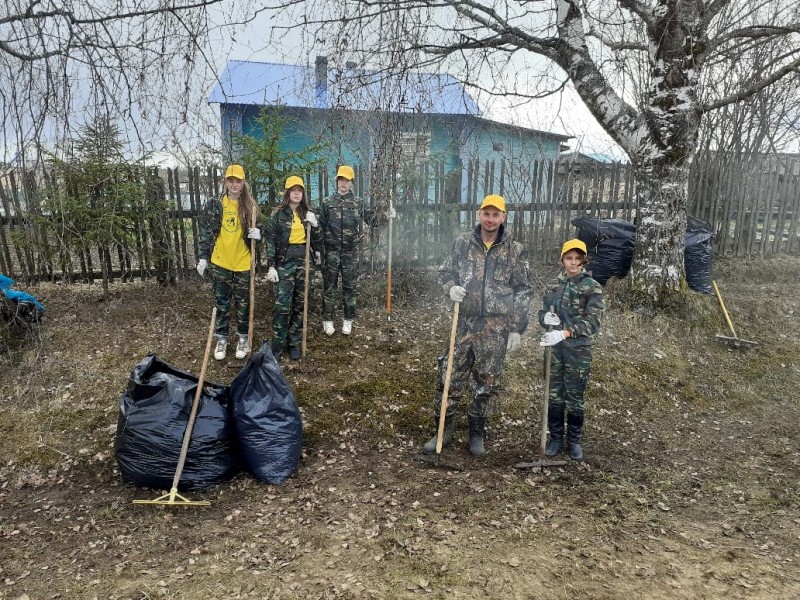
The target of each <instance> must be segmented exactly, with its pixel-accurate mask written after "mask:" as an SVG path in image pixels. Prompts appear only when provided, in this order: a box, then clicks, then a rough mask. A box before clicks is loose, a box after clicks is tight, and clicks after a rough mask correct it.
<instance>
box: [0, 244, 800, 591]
mask: <svg viewBox="0 0 800 600" xmlns="http://www.w3.org/2000/svg"><path fill="white" fill-rule="evenodd" d="M551 271H552V269H550V268H547V269H540V273H541V274H542V277H543V278H546V277H547V276H548V275H549V274H550V272H551ZM798 273H800V259H798V258H789V257H776V258H774V259H770V260H758V261H739V262H721V263H719V264H717V265H715V275H716V277H717V280H718V283H719V285H720V289H721V291H722V294H723V297H724V299H725V302H726V305H727V307H728V309H729V311H730V314H731V317H732V319H733V321H734V324H735V325H736V327H737V332H738V333H739V335H740V337H743V338H746V339H752V340H756V341H758V342H759V346H758V347H757V348H754V349H751V350H736V349H732V348H729V347H727V346H724V345H721V344H719V343H718V342H717V341H715V339H714V335H715V334H716V333H721V334H727V332H726V329H725V327H726V325H725V322H724V320H723V319H722V317H721V312H720V311H719V307H718V305H717V303H716V299H715V298H714V297H703V296H695V297H694V298H693V299H692V304H691V305H690V308H689V309H687V314H678V315H675V314H672V315H669V316H665V315H660V316H658V317H656V318H655V319H654V320H651V321H647V320H644V319H641V318H640V317H638V316H636V315H634V314H632V313H630V312H626V311H624V310H623V309H621V308H620V307H619V306H618V305H617V303H616V302H612V307H611V309H610V310H609V311H608V313H607V316H606V319H605V322H604V334H603V337H602V339H601V340H600V342H599V343H598V346H597V348H596V354H595V357H596V358H595V363H594V373H593V377H592V381H591V383H590V388H589V392H588V394H587V397H588V402H589V404H588V409H587V410H588V418H587V431H586V445H585V449H586V453H587V460H586V461H585V463H583V464H582V465H580V466H575V465H571V466H569V467H567V468H565V469H555V470H550V471H545V472H517V471H514V470H513V469H512V468H510V467H511V465H513V464H514V463H516V462H518V461H519V460H522V459H529V458H531V456H532V455H535V453H536V445H537V443H538V430H539V414H538V411H539V409H538V403H539V399H540V398H541V396H542V393H543V390H542V380H541V350H540V348H539V347H538V345H537V344H536V339H535V335H527V336H524V338H523V349H522V351H521V352H518V353H517V354H515V355H510V356H509V361H508V366H507V372H506V377H505V381H504V397H503V403H502V406H501V407H500V410H499V412H498V414H497V415H495V416H494V417H493V418H492V421H491V426H490V431H489V438H488V441H487V444H488V448H489V452H490V453H489V455H488V456H487V458H486V459H485V460H482V461H477V460H474V459H472V458H471V457H469V456H468V454H467V453H466V452H465V449H464V442H465V437H466V436H465V432H464V431H463V429H460V430H459V432H458V435H457V437H458V444H457V447H456V448H454V449H453V450H448V451H447V459H448V460H449V461H450V462H460V463H463V464H464V465H465V467H466V468H467V471H466V472H464V473H461V474H455V473H447V472H444V471H437V470H431V469H427V468H422V467H420V466H418V465H417V464H416V463H415V462H414V457H415V456H416V451H417V449H418V448H419V444H420V443H422V441H423V440H424V439H425V438H426V437H427V436H428V435H430V433H431V431H432V423H431V421H432V418H431V414H430V406H431V402H432V399H433V390H434V385H435V376H436V363H435V357H436V356H437V355H438V354H441V353H443V352H444V350H445V346H446V343H447V336H448V332H449V315H448V314H447V313H446V312H444V311H443V310H442V305H441V304H440V302H439V301H438V298H437V297H436V289H435V285H433V284H432V283H431V280H430V278H429V277H428V276H426V275H424V274H419V273H398V274H397V275H396V277H395V282H394V285H395V287H394V290H395V292H396V294H397V295H396V298H397V300H396V302H395V306H394V310H393V315H392V320H391V322H387V319H386V316H385V313H384V307H383V303H382V294H381V290H382V289H383V285H384V283H383V282H381V281H379V280H374V281H373V280H369V279H368V280H366V281H364V284H363V287H362V289H364V290H365V291H366V293H365V294H364V298H363V302H362V306H363V307H364V309H363V310H362V314H361V316H360V318H359V320H358V321H357V322H356V328H355V335H354V336H353V338H352V339H344V338H342V337H340V336H338V335H337V336H335V337H333V338H325V337H324V336H322V335H321V334H320V332H319V331H318V329H319V327H318V325H319V323H318V322H317V319H316V318H315V324H314V326H312V328H311V330H310V337H309V349H310V354H309V356H308V359H307V360H305V361H303V362H301V363H287V364H285V373H286V376H287V378H288V379H289V381H290V383H291V384H292V386H293V389H294V390H295V394H296V396H297V398H298V401H299V403H300V405H301V407H302V410H303V415H304V421H305V433H306V450H305V455H304V459H303V462H302V464H301V467H300V469H299V471H298V473H297V475H296V476H294V477H293V478H291V479H290V480H289V481H288V482H287V483H286V484H285V485H284V486H282V487H280V488H274V487H270V486H264V485H262V484H259V483H257V482H255V481H254V480H253V479H252V478H249V477H248V476H245V475H240V476H238V477H237V478H235V479H234V480H233V481H231V482H230V483H229V484H225V485H222V486H218V487H217V488H216V489H214V490H213V491H211V492H209V493H208V494H206V495H205V498H207V499H209V500H211V501H212V506H211V507H209V508H206V509H192V510H188V509H187V510H173V511H168V510H164V509H159V508H153V507H138V506H134V505H132V504H131V500H132V499H134V498H143V497H145V498H146V497H151V496H154V495H155V493H154V492H153V491H149V490H136V489H130V488H126V487H124V486H122V485H121V484H120V482H119V479H118V475H117V474H116V472H115V468H114V460H113V434H114V430H115V424H116V415H117V403H118V398H119V395H120V393H121V391H122V388H123V387H124V385H125V383H126V379H127V375H128V373H129V372H130V369H131V368H132V367H133V365H134V364H136V362H138V360H140V359H141V357H142V356H143V355H144V354H146V353H148V352H154V353H157V354H159V355H160V356H162V357H163V358H164V359H165V360H167V361H169V362H171V363H173V364H175V365H176V366H180V367H182V368H186V369H189V370H192V371H195V372H197V371H199V367H200V360H201V357H202V352H203V347H204V342H205V339H204V338H205V333H206V331H207V328H208V321H207V320H208V317H209V313H210V304H209V302H210V291H209V290H208V289H206V288H197V287H196V286H195V285H191V284H182V285H181V286H179V287H178V288H172V289H162V288H156V287H151V286H150V285H144V284H126V285H119V286H116V287H114V288H113V290H112V292H113V293H112V298H111V299H110V301H108V302H104V301H102V300H101V299H100V291H99V289H97V288H95V287H91V286H75V287H70V288H64V287H59V286H47V285H43V286H41V287H40V288H38V289H35V290H33V291H34V292H35V293H36V294H37V295H38V296H39V297H40V298H41V299H42V300H43V301H44V303H45V305H46V306H47V310H48V312H47V317H46V320H45V322H44V324H43V326H42V327H41V328H40V329H39V330H38V331H37V332H35V337H34V338H33V339H28V340H23V341H21V342H16V344H17V345H16V346H15V347H14V348H12V349H11V350H7V351H6V352H5V353H4V354H2V356H0V362H1V364H0V390H2V392H0V452H2V456H3V457H4V460H3V463H2V465H1V466H0V478H2V483H1V484H0V506H1V507H0V537H1V538H2V540H0V548H1V549H0V578H2V579H4V580H5V584H4V587H0V598H21V597H24V596H23V595H24V594H27V596H28V597H30V598H50V597H52V598H59V597H60V598H95V597H96V598H120V599H121V598H126V599H134V598H135V599H143V598H186V599H189V598H198V597H207V598H334V597H340V598H369V597H373V598H407V597H412V596H416V595H419V594H427V595H430V596H432V597H448V598H451V597H454V598H467V597H470V598H472V597H476V596H478V597H481V596H482V597H491V598H532V597H541V596H547V597H554V598H566V597H569V598H619V597H623V596H626V597H634V598H637V597H638V598H699V597H706V598H718V597H723V596H724V597H729V598H767V597H769V598H794V597H797V596H798V595H800V575H798V570H797V566H796V565H797V563H798V561H800V540H799V538H798V535H797V531H798V523H800V501H798V483H797V482H798V478H799V476H800V454H799V453H798V450H797V443H796V442H797V439H799V437H798V434H800V431H799V430H798V429H799V428H800V426H799V425H798V423H800V419H798V417H799V416H800V415H799V414H798V412H799V411H798V402H797V398H796V396H797V394H796V391H795V390H797V389H799V388H800V360H798V358H797V357H798V355H800V342H798V333H800V326H798V317H797V315H798V295H800V281H799V280H798ZM259 295H260V297H261V298H268V296H269V294H268V291H267V290H266V289H262V288H261V287H259ZM613 295H614V289H613V284H612V285H611V286H610V289H609V297H610V298H612V300H613ZM256 317H257V324H258V331H260V332H262V333H263V334H264V335H266V334H267V332H268V331H269V301H268V300H265V301H263V302H260V303H259V304H258V307H257V313H256ZM233 363H234V361H231V362H230V363H213V364H211V365H210V368H209V378H210V379H211V380H214V381H220V382H229V381H230V380H231V379H232V378H233V377H234V376H235V374H236V373H237V372H238V367H239V365H237V364H233Z"/></svg>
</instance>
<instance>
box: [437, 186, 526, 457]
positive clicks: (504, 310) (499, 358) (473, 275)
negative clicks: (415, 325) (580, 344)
mask: <svg viewBox="0 0 800 600" xmlns="http://www.w3.org/2000/svg"><path fill="white" fill-rule="evenodd" d="M505 219H506V212H505V200H504V199H503V197H502V196H496V195H490V196H487V197H486V198H485V199H484V200H483V203H482V204H481V208H480V210H479V211H478V220H479V224H478V225H477V226H476V227H475V229H474V230H473V231H471V232H469V233H467V234H464V235H462V236H460V237H459V238H457V239H456V240H455V242H454V244H453V248H452V250H451V252H450V255H449V256H448V257H447V259H446V260H445V262H444V264H443V265H442V266H441V267H440V268H439V283H440V284H441V285H442V290H443V292H444V293H445V294H447V295H448V296H449V298H450V299H451V300H452V301H454V302H459V303H460V305H459V313H460V314H459V322H458V329H457V333H456V343H455V352H454V355H453V367H452V379H451V382H450V389H449V394H448V396H449V398H448V404H447V412H446V417H445V430H444V437H443V440H442V443H443V445H448V444H450V443H451V441H452V437H453V431H454V429H455V418H456V414H457V411H458V406H459V403H460V401H461V397H462V396H463V395H464V394H465V393H467V391H468V390H469V388H470V384H472V385H473V386H474V397H473V399H472V401H471V403H470V405H469V408H468V409H467V417H468V421H469V448H470V452H471V453H472V454H473V455H474V456H483V455H484V454H485V453H486V451H485V449H484V446H483V437H484V431H485V426H486V418H487V417H488V416H489V415H490V414H491V413H492V411H493V410H494V408H495V405H496V402H497V397H498V393H499V389H500V378H501V376H502V374H503V367H504V363H505V355H506V351H507V350H515V349H516V348H517V347H518V346H519V344H520V336H521V335H522V334H523V333H524V332H525V329H526V328H527V327H528V308H529V304H530V299H531V284H530V268H529V266H528V259H527V256H526V253H525V249H524V247H523V246H522V244H520V243H519V242H515V241H513V240H512V238H511V235H510V233H509V232H508V230H506V228H505V226H504V225H503V223H504V222H505ZM446 369H447V360H446V358H445V357H441V358H440V359H439V385H438V388H437V393H436V402H435V407H436V417H437V419H436V420H437V423H438V415H439V411H440V410H441V403H442V393H443V390H444V373H445V372H446ZM436 442H437V436H435V435H434V437H433V438H432V439H431V440H429V441H428V442H427V443H426V444H425V446H424V447H423V452H426V453H429V454H432V453H433V452H435V451H436Z"/></svg>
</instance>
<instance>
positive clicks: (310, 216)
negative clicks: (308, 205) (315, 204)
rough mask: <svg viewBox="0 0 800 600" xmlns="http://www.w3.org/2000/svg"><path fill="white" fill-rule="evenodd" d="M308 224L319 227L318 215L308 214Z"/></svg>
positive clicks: (309, 212)
mask: <svg viewBox="0 0 800 600" xmlns="http://www.w3.org/2000/svg"><path fill="white" fill-rule="evenodd" d="M306 223H308V224H309V225H311V226H312V227H319V221H317V215H315V214H314V213H312V212H311V211H308V212H307V213H306Z"/></svg>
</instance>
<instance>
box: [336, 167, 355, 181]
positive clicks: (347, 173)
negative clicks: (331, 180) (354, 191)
mask: <svg viewBox="0 0 800 600" xmlns="http://www.w3.org/2000/svg"><path fill="white" fill-rule="evenodd" d="M339 177H344V178H345V179H349V180H350V181H353V180H354V179H355V178H356V173H355V171H353V167H348V166H347V165H342V166H341V167H339V170H338V171H336V179H339Z"/></svg>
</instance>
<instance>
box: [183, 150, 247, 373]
mask: <svg viewBox="0 0 800 600" xmlns="http://www.w3.org/2000/svg"><path fill="white" fill-rule="evenodd" d="M224 185H225V193H224V194H223V195H222V198H210V199H209V200H208V202H206V204H205V206H204V207H203V211H202V212H201V214H200V239H199V243H198V246H199V257H198V258H199V260H198V261H197V272H198V273H199V274H200V276H201V277H202V276H203V274H204V273H205V272H206V269H208V271H209V272H210V273H211V277H212V279H213V282H214V284H213V287H214V297H215V300H216V303H217V318H216V322H215V324H214V337H215V338H216V346H215V347H214V358H215V359H217V360H223V359H224V358H225V356H226V355H227V349H228V325H229V322H230V312H231V311H232V310H233V306H234V305H235V306H236V333H237V335H238V339H237V343H236V358H239V359H242V358H244V357H245V356H247V353H248V352H249V351H250V347H249V343H248V342H249V340H248V339H247V334H248V331H247V330H248V325H249V313H250V262H251V260H252V259H251V256H250V244H249V241H250V240H256V241H258V240H260V239H261V231H260V230H259V228H258V226H257V223H258V218H259V216H258V215H259V211H258V205H257V204H256V202H255V200H253V197H252V196H251V195H250V189H249V188H248V186H247V182H246V181H245V179H244V168H243V167H242V166H241V165H236V164H234V165H230V166H229V167H228V168H227V169H226V170H225V181H224ZM254 215H255V218H254ZM209 261H210V263H211V264H209Z"/></svg>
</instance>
